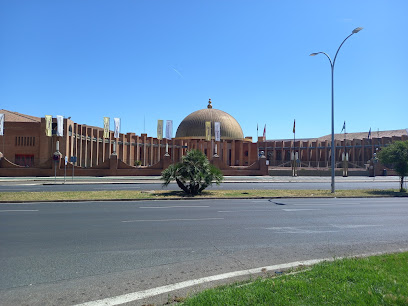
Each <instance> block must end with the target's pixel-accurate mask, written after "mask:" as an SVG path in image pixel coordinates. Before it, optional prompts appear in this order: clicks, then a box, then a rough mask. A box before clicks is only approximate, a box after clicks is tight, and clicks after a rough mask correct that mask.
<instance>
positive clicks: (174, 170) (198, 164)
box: [161, 150, 224, 196]
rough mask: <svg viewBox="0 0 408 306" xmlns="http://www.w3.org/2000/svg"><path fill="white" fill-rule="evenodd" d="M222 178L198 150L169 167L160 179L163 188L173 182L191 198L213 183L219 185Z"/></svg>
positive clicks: (190, 152)
mask: <svg viewBox="0 0 408 306" xmlns="http://www.w3.org/2000/svg"><path fill="white" fill-rule="evenodd" d="M223 178H224V177H223V175H222V173H221V170H220V169H218V168H217V167H215V166H214V165H211V164H210V162H209V161H208V159H207V156H205V155H204V154H203V153H202V152H201V151H198V150H190V151H188V152H187V154H186V155H185V156H183V157H182V161H181V162H180V163H177V164H172V165H170V166H169V167H168V168H167V169H165V170H164V171H163V172H162V177H161V179H162V180H163V181H164V183H163V186H167V185H168V184H169V183H170V182H171V181H172V180H175V181H176V183H177V185H178V186H179V187H180V188H181V189H182V190H183V191H184V192H185V193H186V194H188V195H192V196H194V195H197V194H200V193H201V192H202V191H203V190H204V189H205V188H207V187H208V186H210V185H212V183H213V181H215V183H216V184H217V185H219V184H220V183H221V182H222V180H223Z"/></svg>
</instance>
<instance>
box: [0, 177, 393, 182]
mask: <svg viewBox="0 0 408 306" xmlns="http://www.w3.org/2000/svg"><path fill="white" fill-rule="evenodd" d="M55 181H56V182H58V183H61V182H64V177H63V176H57V178H56V179H55V178H54V177H0V184H1V183H6V182H14V183H22V184H23V183H30V182H31V183H33V182H36V183H53V182H55ZM335 181H336V182H345V183H351V182H375V181H377V182H398V181H399V177H398V176H376V177H368V176H350V177H342V176H336V178H335ZM268 182H270V183H287V182H302V183H308V182H310V183H312V182H318V183H322V182H331V177H330V176H297V177H291V176H225V177H224V183H268ZM65 183H66V184H78V183H80V184H160V183H162V181H161V180H160V176H106V177H91V176H76V177H74V178H73V179H72V177H71V176H67V177H66V178H65Z"/></svg>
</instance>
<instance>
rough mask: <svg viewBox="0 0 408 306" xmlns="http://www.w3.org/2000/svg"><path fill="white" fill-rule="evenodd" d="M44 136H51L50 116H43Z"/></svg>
mask: <svg viewBox="0 0 408 306" xmlns="http://www.w3.org/2000/svg"><path fill="white" fill-rule="evenodd" d="M45 135H46V136H52V116H51V115H45Z"/></svg>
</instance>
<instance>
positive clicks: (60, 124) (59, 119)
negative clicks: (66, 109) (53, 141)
mask: <svg viewBox="0 0 408 306" xmlns="http://www.w3.org/2000/svg"><path fill="white" fill-rule="evenodd" d="M57 136H61V137H62V136H64V117H63V116H59V115H57Z"/></svg>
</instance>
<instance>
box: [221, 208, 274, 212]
mask: <svg viewBox="0 0 408 306" xmlns="http://www.w3.org/2000/svg"><path fill="white" fill-rule="evenodd" d="M241 211H255V212H256V211H276V210H273V209H241V210H219V211H218V212H219V213H230V212H241Z"/></svg>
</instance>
